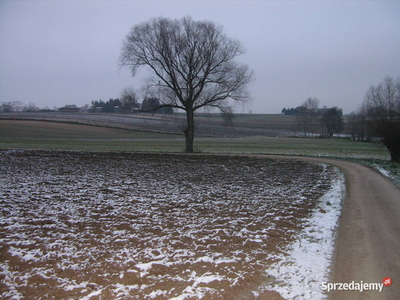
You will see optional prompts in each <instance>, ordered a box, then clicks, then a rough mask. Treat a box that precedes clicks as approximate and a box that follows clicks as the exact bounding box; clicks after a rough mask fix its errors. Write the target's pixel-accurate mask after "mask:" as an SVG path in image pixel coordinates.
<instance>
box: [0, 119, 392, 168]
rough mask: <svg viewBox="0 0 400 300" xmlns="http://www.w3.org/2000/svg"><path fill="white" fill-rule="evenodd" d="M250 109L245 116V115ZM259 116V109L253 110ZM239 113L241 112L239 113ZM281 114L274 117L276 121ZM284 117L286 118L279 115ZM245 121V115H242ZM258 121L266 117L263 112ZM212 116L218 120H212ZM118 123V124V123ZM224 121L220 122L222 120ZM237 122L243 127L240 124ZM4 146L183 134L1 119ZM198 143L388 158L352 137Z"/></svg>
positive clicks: (102, 147) (146, 143) (133, 142)
mask: <svg viewBox="0 0 400 300" xmlns="http://www.w3.org/2000/svg"><path fill="white" fill-rule="evenodd" d="M249 116H250V117H251V116H252V115H248V116H246V117H247V118H249ZM253 116H259V115H253ZM238 119H239V118H238ZM278 119H279V118H276V119H275V120H276V122H277V123H279V121H277V120H278ZM281 120H282V119H281ZM238 121H239V122H243V124H245V121H244V118H242V119H241V120H240V119H239V120H238ZM253 121H254V122H248V123H246V124H252V125H251V126H258V125H255V124H257V123H262V122H266V121H262V119H261V118H260V117H255V118H254V120H253ZM214 122H218V121H217V120H214ZM114 126H115V124H114ZM221 126H222V125H221ZM239 128H244V125H243V127H239ZM0 149H52V150H56V149H61V150H80V151H128V152H135V151H139V152H183V150H184V137H183V135H182V134H171V133H162V132H146V131H140V130H133V129H121V128H110V127H101V126H89V125H82V124H75V123H60V122H52V121H36V120H5V119H2V120H0ZM195 149H196V151H198V152H203V153H261V154H283V155H308V156H324V157H341V158H357V159H361V158H362V159H369V158H374V159H381V160H388V159H389V154H388V152H387V150H386V149H385V147H384V146H383V145H381V144H380V143H365V142H354V141H351V140H349V139H319V138H293V137H269V136H262V135H260V136H257V135H250V136H239V137H229V136H228V137H207V136H204V135H203V136H202V135H198V136H196V138H195Z"/></svg>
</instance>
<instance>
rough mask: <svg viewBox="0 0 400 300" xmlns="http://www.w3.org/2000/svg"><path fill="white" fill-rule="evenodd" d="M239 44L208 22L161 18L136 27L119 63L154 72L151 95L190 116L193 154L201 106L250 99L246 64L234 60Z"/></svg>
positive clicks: (188, 132) (188, 128) (188, 135)
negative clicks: (197, 114)
mask: <svg viewBox="0 0 400 300" xmlns="http://www.w3.org/2000/svg"><path fill="white" fill-rule="evenodd" d="M243 53H244V50H243V47H242V45H241V43H240V42H239V41H237V40H233V39H230V38H228V37H227V36H226V35H225V33H224V30H223V28H222V27H221V26H218V25H216V24H214V23H212V22H208V21H194V20H192V19H191V18H190V17H185V18H183V19H180V20H171V19H166V18H157V19H153V20H151V21H149V22H145V23H142V24H139V25H135V26H134V27H132V29H131V31H130V33H129V34H128V36H127V37H126V40H125V41H124V43H123V46H122V51H121V56H120V65H121V66H127V67H130V68H131V71H132V75H133V76H134V75H135V73H136V71H137V70H138V68H139V67H142V66H147V67H149V68H150V70H151V71H152V73H153V75H154V76H153V78H152V79H151V80H150V81H149V82H148V89H149V91H150V92H151V91H152V92H153V93H155V94H157V95H159V97H158V98H160V106H159V107H158V108H160V107H172V108H178V109H182V110H184V111H185V112H186V119H187V124H186V128H185V129H184V133H185V139H186V152H193V140H194V112H195V111H196V110H198V109H200V108H202V107H206V106H209V107H215V108H218V109H220V110H222V111H226V108H227V107H229V106H230V101H229V100H232V101H234V102H235V101H240V102H244V101H248V100H249V95H248V93H247V89H246V87H247V84H248V83H249V82H250V81H251V79H252V71H250V70H249V68H248V66H246V65H243V64H240V63H238V62H236V61H235V60H234V59H235V58H236V57H237V56H239V55H241V54H243Z"/></svg>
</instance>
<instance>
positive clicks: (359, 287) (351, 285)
mask: <svg viewBox="0 0 400 300" xmlns="http://www.w3.org/2000/svg"><path fill="white" fill-rule="evenodd" d="M392 283H393V281H392V279H391V278H390V277H385V278H383V280H382V282H381V283H368V282H363V281H360V282H355V281H352V282H347V283H338V282H336V283H332V282H322V284H321V285H322V290H324V291H327V292H328V293H329V292H330V291H359V292H360V293H361V292H364V291H379V292H382V289H383V287H384V286H386V287H387V286H391V285H392Z"/></svg>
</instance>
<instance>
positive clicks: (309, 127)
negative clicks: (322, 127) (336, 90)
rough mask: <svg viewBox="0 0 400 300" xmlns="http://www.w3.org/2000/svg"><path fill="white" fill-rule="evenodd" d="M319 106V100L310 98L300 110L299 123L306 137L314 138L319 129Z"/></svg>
mask: <svg viewBox="0 0 400 300" xmlns="http://www.w3.org/2000/svg"><path fill="white" fill-rule="evenodd" d="M318 104H319V101H318V99H317V98H308V99H307V100H306V101H305V102H303V103H302V105H301V106H300V107H299V108H298V109H299V113H298V115H297V121H298V123H299V126H300V127H301V128H302V131H303V134H304V136H307V135H309V136H312V135H313V134H315V133H316V132H317V128H318Z"/></svg>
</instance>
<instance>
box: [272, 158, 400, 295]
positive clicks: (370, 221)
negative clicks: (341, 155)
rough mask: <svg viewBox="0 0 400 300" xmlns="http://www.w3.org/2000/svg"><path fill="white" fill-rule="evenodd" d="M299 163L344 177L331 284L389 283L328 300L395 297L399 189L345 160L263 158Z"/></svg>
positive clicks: (399, 261) (399, 260) (398, 291)
mask: <svg viewBox="0 0 400 300" xmlns="http://www.w3.org/2000/svg"><path fill="white" fill-rule="evenodd" d="M264 157H269V158H280V159H284V158H286V159H289V158H295V159H301V160H306V161H313V162H319V163H324V164H329V165H333V166H335V167H338V168H339V169H340V170H341V171H342V172H343V173H344V175H345V177H346V198H345V200H344V203H343V209H342V214H341V218H340V225H339V230H338V236H337V240H336V247H335V253H334V258H333V266H332V271H331V275H330V282H332V283H351V282H352V281H354V282H356V283H360V282H361V281H363V282H364V283H381V282H382V280H383V278H385V277H390V278H391V279H392V280H393V284H392V285H391V286H389V287H383V290H382V292H381V293H379V292H376V291H364V292H359V291H334V292H333V291H332V292H330V293H329V294H328V296H329V299H334V300H337V299H340V300H347V299H351V300H356V299H363V300H364V299H371V300H372V299H373V300H380V299H385V300H392V299H393V300H396V299H400V188H399V187H397V186H396V185H395V184H393V182H392V181H390V180H389V179H388V178H386V177H384V176H382V175H381V174H379V173H378V172H376V171H374V170H372V169H370V168H368V167H367V166H364V165H361V164H358V163H353V162H349V161H344V160H336V159H327V158H312V157H288V156H264Z"/></svg>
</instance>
